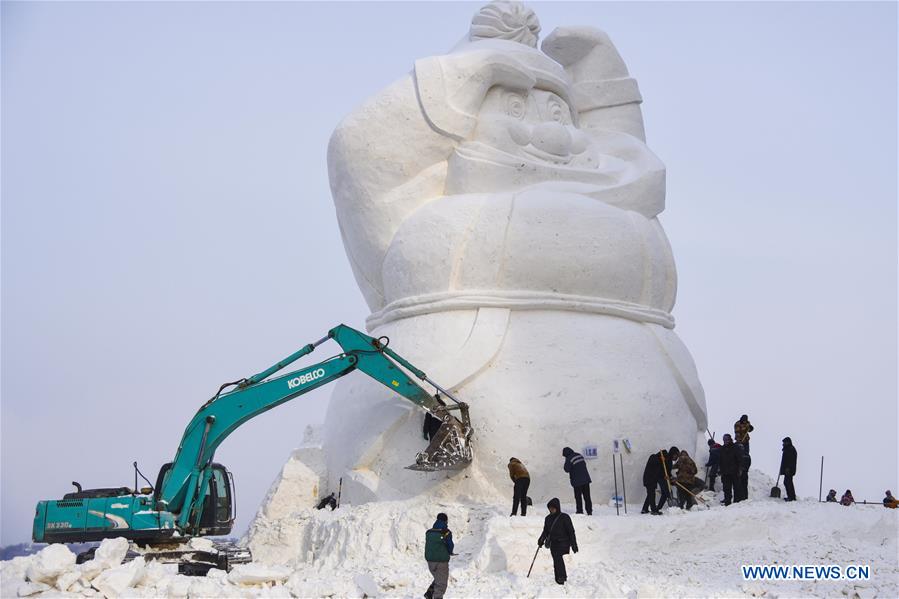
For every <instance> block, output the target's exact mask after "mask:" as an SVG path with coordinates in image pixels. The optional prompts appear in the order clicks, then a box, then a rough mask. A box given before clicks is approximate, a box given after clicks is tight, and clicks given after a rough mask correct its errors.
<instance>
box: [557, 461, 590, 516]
mask: <svg viewBox="0 0 899 599" xmlns="http://www.w3.org/2000/svg"><path fill="white" fill-rule="evenodd" d="M562 455H563V456H565V464H563V465H562V468H563V469H564V470H565V472H567V473H568V479H569V480H570V481H571V486H572V487H573V488H574V504H575V507H576V508H577V510H576V513H578V514H583V513H584V508H585V507H586V508H587V515H588V516H592V515H593V502H592V501H591V500H590V483H591V482H593V481H592V480H590V473H589V472H587V461H586V460H585V459H584V456H582V455H581V454H579V453H578V452H576V451H575V450H573V449H571V448H570V447H566V448H564V449H563V450H562Z"/></svg>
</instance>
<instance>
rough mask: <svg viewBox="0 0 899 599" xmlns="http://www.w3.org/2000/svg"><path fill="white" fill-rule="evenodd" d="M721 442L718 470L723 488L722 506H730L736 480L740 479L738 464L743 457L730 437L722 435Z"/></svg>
mask: <svg viewBox="0 0 899 599" xmlns="http://www.w3.org/2000/svg"><path fill="white" fill-rule="evenodd" d="M723 441H724V445H722V446H721V453H720V455H719V460H720V462H719V470H720V472H721V485H722V486H723V487H724V505H730V504H731V502H732V501H733V499H734V489H735V488H736V486H737V479H739V478H740V463H741V462H742V457H743V456H742V452H741V451H740V446H739V445H737V444H736V443H734V440H733V438H732V437H731V436H730V435H724V437H723Z"/></svg>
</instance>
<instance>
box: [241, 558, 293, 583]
mask: <svg viewBox="0 0 899 599" xmlns="http://www.w3.org/2000/svg"><path fill="white" fill-rule="evenodd" d="M290 573H291V571H290V570H289V569H288V568H283V567H279V566H263V565H261V564H256V563H251V564H238V565H236V566H234V568H233V569H232V570H231V572H230V573H229V574H228V582H230V583H231V584H236V585H242V586H252V585H262V584H268V583H281V582H284V581H285V580H287V578H288V577H289V576H290Z"/></svg>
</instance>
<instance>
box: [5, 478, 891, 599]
mask: <svg viewBox="0 0 899 599" xmlns="http://www.w3.org/2000/svg"><path fill="white" fill-rule="evenodd" d="M770 484H771V483H770V480H769V479H768V478H767V477H764V476H763V475H760V474H759V473H755V472H754V473H753V484H752V486H751V495H752V497H753V498H752V499H750V500H748V501H745V502H742V503H740V504H734V505H731V506H729V507H724V506H721V505H720V504H719V503H718V501H714V502H713V505H712V509H708V510H707V509H705V508H703V507H702V506H697V507H696V508H694V509H693V510H691V511H690V512H686V511H682V510H678V509H670V510H668V512H667V513H666V514H665V515H664V516H662V517H654V516H649V515H641V514H640V513H639V505H631V506H629V507H628V511H629V513H628V515H627V516H625V515H623V514H622V515H621V516H616V515H615V509H614V508H613V507H602V508H598V509H596V510H595V511H594V514H593V516H592V517H588V516H580V515H574V516H572V517H573V521H574V526H575V528H576V530H577V536H578V543H579V545H580V552H579V553H578V554H576V555H570V556H568V558H567V563H568V572H569V579H568V584H567V585H566V586H564V587H560V586H558V585H556V584H555V583H554V581H553V576H552V560H551V558H550V556H549V553H548V551H546V550H545V549H542V550H541V551H540V553H539V555H538V556H537V561H536V564H535V565H534V571H533V573H532V574H531V577H530V578H526V574H527V570H528V566H529V565H530V562H531V559H532V558H533V556H534V552H535V551H536V549H537V545H536V539H537V536H538V535H539V533H540V530H541V527H542V523H543V516H544V515H545V513H546V510H545V507H544V506H543V505H535V506H534V508H533V509H532V511H531V512H530V513H529V515H528V517H526V518H521V517H517V518H510V517H509V516H508V506H505V505H504V506H495V505H460V504H453V503H448V502H430V501H429V500H427V499H425V498H421V499H413V500H407V501H393V502H379V503H370V504H365V505H360V506H348V505H343V506H341V507H340V508H339V509H338V510H336V511H334V512H331V511H330V510H321V511H317V510H311V509H306V508H304V509H302V510H299V511H297V512H296V513H295V518H293V519H292V520H291V524H290V525H289V526H285V522H286V521H285V520H284V519H279V520H277V521H272V522H266V521H265V520H264V518H263V519H261V520H257V522H256V523H255V524H254V527H253V530H252V531H251V535H250V539H249V540H250V543H251V546H252V547H253V548H254V560H255V561H254V562H253V563H252V564H245V565H242V566H237V567H235V569H234V570H232V572H231V573H229V574H225V573H224V572H221V571H215V570H213V571H211V573H210V575H209V576H207V577H205V578H189V577H184V576H179V575H177V574H175V573H174V572H173V571H172V567H171V566H162V565H160V564H157V563H153V562H144V561H143V560H142V559H141V558H138V559H136V560H134V561H132V562H129V563H126V564H124V565H119V562H120V560H121V555H124V544H123V543H115V542H113V541H106V542H104V548H105V549H104V551H101V552H98V555H99V557H98V558H97V559H96V560H95V561H96V562H97V563H93V562H88V563H87V564H84V565H82V566H75V565H74V561H75V558H74V555H72V554H71V553H70V552H68V550H67V549H66V548H65V547H62V546H50V547H48V548H46V549H44V550H43V551H42V552H41V553H39V554H37V555H34V556H28V557H19V558H15V559H13V560H10V561H7V562H2V564H0V577H2V589H0V594H2V596H3V597H15V596H17V595H18V596H26V595H33V596H44V597H46V596H73V595H101V594H102V595H105V596H108V597H114V596H123V597H125V596H127V597H158V596H171V597H184V596H190V597H259V596H265V597H288V596H297V597H327V596H333V597H345V596H351V597H360V596H363V595H367V596H369V597H374V596H389V597H412V596H420V595H421V594H422V593H423V592H424V590H425V589H426V588H427V586H428V584H429V582H430V578H429V575H428V572H427V568H426V566H425V563H424V560H423V557H422V555H423V537H424V531H425V530H426V529H427V528H428V527H430V525H431V524H432V522H433V518H434V515H435V514H436V513H437V512H439V511H444V512H446V513H447V514H449V524H450V528H451V529H452V530H453V534H454V537H455V539H456V552H457V553H458V554H459V555H458V556H457V557H455V558H453V561H452V562H451V564H450V585H449V591H448V596H450V597H472V596H478V597H491V596H493V597H499V596H517V597H538V596H546V597H558V596H570V597H586V596H591V597H605V596H630V597H663V596H690V597H696V596H765V597H796V596H827V597H840V596H846V597H897V596H899V564H897V561H899V557H897V529H899V510H889V509H886V508H883V507H880V506H876V505H869V506H862V505H858V506H852V507H842V506H840V505H836V504H824V503H818V502H817V501H814V500H805V501H798V502H795V503H785V502H783V501H782V500H774V499H769V498H768V497H767V488H766V486H767V487H768V488H770ZM565 491H566V492H567V491H568V489H566V490H565ZM561 499H562V500H563V509H566V510H567V509H568V508H567V507H565V502H568V503H570V501H571V498H570V497H567V496H564V495H563V496H562V497H561ZM743 564H761V565H764V564H803V565H804V564H828V565H829V564H836V565H840V566H847V565H852V564H857V565H869V566H870V572H871V577H870V579H869V580H866V581H852V580H819V581H788V582H785V581H745V580H743V577H742V573H741V568H740V566H741V565H743Z"/></svg>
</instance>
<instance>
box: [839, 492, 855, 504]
mask: <svg viewBox="0 0 899 599" xmlns="http://www.w3.org/2000/svg"><path fill="white" fill-rule="evenodd" d="M853 503H855V497H853V496H852V491H850V490H849V489H846V492H845V493H843V496H842V497H840V505H852V504H853Z"/></svg>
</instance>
